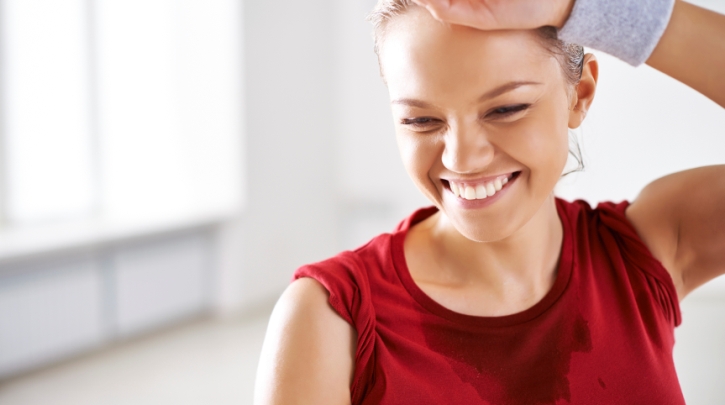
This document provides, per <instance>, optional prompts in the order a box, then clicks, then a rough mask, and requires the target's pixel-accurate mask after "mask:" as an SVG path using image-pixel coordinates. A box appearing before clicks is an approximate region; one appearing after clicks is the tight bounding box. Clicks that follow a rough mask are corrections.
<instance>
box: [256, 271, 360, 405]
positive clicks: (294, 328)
mask: <svg viewBox="0 0 725 405" xmlns="http://www.w3.org/2000/svg"><path fill="white" fill-rule="evenodd" d="M327 299H328V293H327V291H326V290H325V289H324V287H322V285H320V284H319V283H318V282H317V281H315V280H313V279H310V278H301V279H299V280H297V281H295V282H293V283H292V284H290V286H289V287H288V288H287V290H286V291H285V292H284V294H282V297H280V299H279V301H278V302H277V305H276V306H275V308H274V311H273V312H272V317H271V318H270V321H269V326H268V327H267V335H266V336H265V338H264V346H263V348H262V355H261V357H260V359H259V367H258V369H257V381H256V384H255V389H254V404H255V405H345V404H350V383H351V380H352V373H353V362H354V356H355V344H356V343H355V342H356V335H355V330H354V329H353V327H352V326H350V324H348V323H347V322H346V321H345V320H344V319H342V318H341V317H340V316H339V315H338V314H337V313H336V312H335V311H334V310H333V309H332V307H331V306H330V304H329V303H328V302H327Z"/></svg>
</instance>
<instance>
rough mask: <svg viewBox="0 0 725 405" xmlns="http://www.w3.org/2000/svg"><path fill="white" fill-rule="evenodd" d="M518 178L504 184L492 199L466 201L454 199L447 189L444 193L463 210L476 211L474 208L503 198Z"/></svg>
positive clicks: (451, 192)
mask: <svg viewBox="0 0 725 405" xmlns="http://www.w3.org/2000/svg"><path fill="white" fill-rule="evenodd" d="M518 178H519V176H518V175H516V176H514V177H513V178H512V179H511V180H509V181H508V183H506V184H504V187H503V188H501V190H499V191H497V192H496V194H494V195H493V197H486V198H483V199H480V200H466V199H465V198H461V197H456V195H455V194H453V191H451V190H450V189H449V188H446V191H447V193H448V195H449V196H450V197H453V199H454V201H455V203H456V204H458V205H459V206H460V207H462V208H465V209H476V208H483V207H488V206H489V205H491V204H493V203H495V202H496V201H498V200H500V199H501V198H503V196H504V195H505V194H508V190H509V189H510V188H511V186H513V184H514V183H515V182H516V180H518Z"/></svg>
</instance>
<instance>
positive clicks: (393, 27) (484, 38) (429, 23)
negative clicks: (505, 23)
mask: <svg viewBox="0 0 725 405" xmlns="http://www.w3.org/2000/svg"><path fill="white" fill-rule="evenodd" d="M385 31H386V32H385V37H384V38H383V41H382V44H381V45H382V46H381V48H380V55H379V57H380V64H381V68H382V72H383V75H384V76H385V79H386V82H387V83H388V88H389V90H390V92H391V96H394V95H395V96H405V95H406V94H403V93H420V92H421V91H423V92H436V91H445V92H450V91H457V92H460V91H465V90H466V89H470V88H471V87H481V86H495V85H497V84H501V83H505V82H511V81H535V82H547V81H551V79H552V78H558V77H557V76H559V75H557V76H551V75H552V74H556V73H559V72H558V71H557V70H556V69H558V65H557V64H556V61H555V59H554V58H553V57H552V56H551V55H550V54H548V53H547V52H546V50H545V49H544V48H543V46H542V45H541V43H540V42H539V39H538V38H537V37H536V34H535V33H534V32H533V31H496V32H491V31H489V32H484V31H479V30H475V29H472V28H468V27H462V26H453V25H447V24H443V23H441V22H439V21H436V20H435V19H433V18H432V17H431V16H430V15H429V14H428V12H427V11H426V10H424V9H421V8H418V7H414V8H411V9H410V10H409V11H408V12H407V13H406V14H404V15H400V16H397V17H395V18H394V19H393V20H392V21H390V22H389V25H388V26H387V27H386V30H385ZM547 79H548V80H547ZM476 91H480V88H479V89H476Z"/></svg>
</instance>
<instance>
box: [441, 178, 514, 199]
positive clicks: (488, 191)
mask: <svg viewBox="0 0 725 405" xmlns="http://www.w3.org/2000/svg"><path fill="white" fill-rule="evenodd" d="M519 174H521V172H513V173H511V174H507V175H502V176H498V177H496V178H495V179H493V180H489V181H486V182H465V181H463V182H459V181H452V180H442V181H443V185H444V187H445V188H447V189H448V190H450V191H451V192H452V193H453V195H455V196H456V197H458V198H461V199H464V200H469V201H470V200H483V199H486V198H491V197H493V196H494V195H496V193H497V192H499V191H501V190H502V189H503V188H505V187H506V185H507V184H508V183H510V182H511V181H512V180H514V179H515V178H516V177H518V176H519Z"/></svg>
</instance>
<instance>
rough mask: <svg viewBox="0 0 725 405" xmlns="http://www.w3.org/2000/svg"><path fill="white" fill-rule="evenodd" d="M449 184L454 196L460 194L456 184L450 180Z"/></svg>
mask: <svg viewBox="0 0 725 405" xmlns="http://www.w3.org/2000/svg"><path fill="white" fill-rule="evenodd" d="M450 185H451V191H453V195H455V196H456V197H458V196H460V195H461V192H460V191H459V190H458V185H457V184H456V183H454V182H450Z"/></svg>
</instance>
